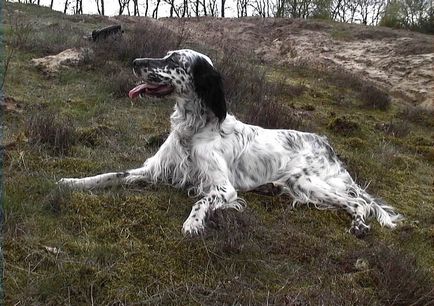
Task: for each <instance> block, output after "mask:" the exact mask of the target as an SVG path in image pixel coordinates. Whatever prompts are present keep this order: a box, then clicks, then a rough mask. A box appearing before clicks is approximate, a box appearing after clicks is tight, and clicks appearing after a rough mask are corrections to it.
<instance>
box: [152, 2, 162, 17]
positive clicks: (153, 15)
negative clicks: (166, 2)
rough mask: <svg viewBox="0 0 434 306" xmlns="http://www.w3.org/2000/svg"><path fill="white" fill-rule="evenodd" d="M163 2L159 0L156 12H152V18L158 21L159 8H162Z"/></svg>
mask: <svg viewBox="0 0 434 306" xmlns="http://www.w3.org/2000/svg"><path fill="white" fill-rule="evenodd" d="M160 2H161V0H157V4H156V6H155V9H154V11H153V12H152V18H155V19H157V18H158V7H159V6H160Z"/></svg>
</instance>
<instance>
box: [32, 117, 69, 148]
mask: <svg viewBox="0 0 434 306" xmlns="http://www.w3.org/2000/svg"><path fill="white" fill-rule="evenodd" d="M25 133H26V135H27V137H28V139H29V143H30V144H33V145H43V146H44V147H45V148H46V149H48V150H50V151H51V152H52V153H54V154H58V155H66V154H68V153H69V152H70V150H71V148H72V146H73V145H74V143H75V142H76V134H75V128H74V125H73V124H72V122H71V120H69V119H68V118H62V117H61V116H59V114H56V113H54V112H51V111H47V112H44V113H36V114H34V115H33V116H31V117H30V118H29V119H28V120H27V122H26V123H25Z"/></svg>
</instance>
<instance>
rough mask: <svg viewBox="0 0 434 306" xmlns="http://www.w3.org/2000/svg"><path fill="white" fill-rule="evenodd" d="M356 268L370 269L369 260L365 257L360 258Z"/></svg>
mask: <svg viewBox="0 0 434 306" xmlns="http://www.w3.org/2000/svg"><path fill="white" fill-rule="evenodd" d="M354 268H356V270H358V271H366V270H368V269H369V262H368V261H367V260H366V259H365V258H358V259H357V261H356V263H355V264H354Z"/></svg>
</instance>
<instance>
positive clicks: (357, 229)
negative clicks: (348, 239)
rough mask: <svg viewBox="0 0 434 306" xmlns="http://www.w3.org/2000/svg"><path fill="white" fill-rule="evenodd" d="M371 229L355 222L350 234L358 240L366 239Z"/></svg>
mask: <svg viewBox="0 0 434 306" xmlns="http://www.w3.org/2000/svg"><path fill="white" fill-rule="evenodd" d="M370 228H371V227H370V226H369V225H366V224H365V223H363V222H353V223H352V225H351V228H350V231H349V232H350V233H351V234H353V235H354V236H356V237H357V238H364V237H365V236H366V235H367V234H368V233H369V230H370Z"/></svg>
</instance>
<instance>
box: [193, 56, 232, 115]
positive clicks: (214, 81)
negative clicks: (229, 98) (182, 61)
mask: <svg viewBox="0 0 434 306" xmlns="http://www.w3.org/2000/svg"><path fill="white" fill-rule="evenodd" d="M192 72H193V83H194V87H195V89H196V93H197V95H198V96H199V98H200V99H202V101H203V103H204V105H205V106H206V107H207V108H208V109H210V110H211V111H212V112H213V113H214V115H215V116H216V117H217V118H218V120H219V122H222V121H223V120H224V119H225V118H226V101H225V97H224V92H223V82H222V79H221V76H220V74H219V73H218V72H217V70H215V69H214V67H213V66H211V65H210V64H209V63H208V62H207V61H206V60H205V59H204V58H201V57H199V58H197V59H196V61H195V62H194V64H193V67H192Z"/></svg>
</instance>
